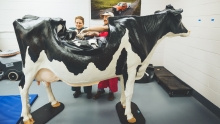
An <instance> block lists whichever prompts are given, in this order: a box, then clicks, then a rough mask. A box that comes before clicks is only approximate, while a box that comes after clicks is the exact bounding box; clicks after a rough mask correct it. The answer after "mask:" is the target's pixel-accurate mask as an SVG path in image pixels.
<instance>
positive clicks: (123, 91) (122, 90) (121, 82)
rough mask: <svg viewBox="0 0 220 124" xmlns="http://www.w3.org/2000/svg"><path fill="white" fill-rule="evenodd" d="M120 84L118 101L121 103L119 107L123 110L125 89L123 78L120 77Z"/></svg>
mask: <svg viewBox="0 0 220 124" xmlns="http://www.w3.org/2000/svg"><path fill="white" fill-rule="evenodd" d="M120 84H121V98H120V101H121V105H122V107H123V108H125V107H126V98H125V88H124V85H125V84H124V78H123V76H120Z"/></svg>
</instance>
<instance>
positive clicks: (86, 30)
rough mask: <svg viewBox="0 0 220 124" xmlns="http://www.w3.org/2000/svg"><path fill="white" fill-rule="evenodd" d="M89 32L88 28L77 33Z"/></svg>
mask: <svg viewBox="0 0 220 124" xmlns="http://www.w3.org/2000/svg"><path fill="white" fill-rule="evenodd" d="M86 32H89V28H85V29H82V30H81V31H80V32H79V34H81V33H86Z"/></svg>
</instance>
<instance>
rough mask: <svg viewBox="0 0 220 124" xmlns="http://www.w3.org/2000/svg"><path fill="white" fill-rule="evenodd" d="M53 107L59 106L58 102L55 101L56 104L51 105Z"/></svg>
mask: <svg viewBox="0 0 220 124" xmlns="http://www.w3.org/2000/svg"><path fill="white" fill-rule="evenodd" d="M52 106H53V107H59V106H60V102H57V103H56V104H54V105H52Z"/></svg>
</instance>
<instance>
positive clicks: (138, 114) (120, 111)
mask: <svg viewBox="0 0 220 124" xmlns="http://www.w3.org/2000/svg"><path fill="white" fill-rule="evenodd" d="M116 110H117V113H118V117H119V120H120V122H121V124H130V123H128V121H127V117H126V116H125V115H124V113H125V109H124V108H123V107H122V105H121V102H118V103H117V104H116ZM131 112H132V114H133V116H134V117H135V118H136V123H133V124H145V122H146V121H145V118H144V116H143V115H142V113H141V111H140V109H139V108H138V106H137V105H136V104H135V103H133V102H131Z"/></svg>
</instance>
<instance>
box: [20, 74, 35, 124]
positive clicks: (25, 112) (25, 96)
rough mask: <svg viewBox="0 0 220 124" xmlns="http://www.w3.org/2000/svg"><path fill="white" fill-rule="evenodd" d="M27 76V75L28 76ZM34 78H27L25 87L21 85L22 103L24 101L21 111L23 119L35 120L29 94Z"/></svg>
mask: <svg viewBox="0 0 220 124" xmlns="http://www.w3.org/2000/svg"><path fill="white" fill-rule="evenodd" d="M26 77H27V76H26ZM32 81H33V79H32V78H29V79H27V78H26V79H25V84H24V86H23V89H22V87H21V86H19V90H20V95H21V103H22V112H21V116H22V117H23V121H24V122H25V121H29V120H30V119H31V120H30V121H33V119H32V116H31V114H30V108H29V107H30V105H29V95H28V90H29V88H30V86H31V83H32Z"/></svg>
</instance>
